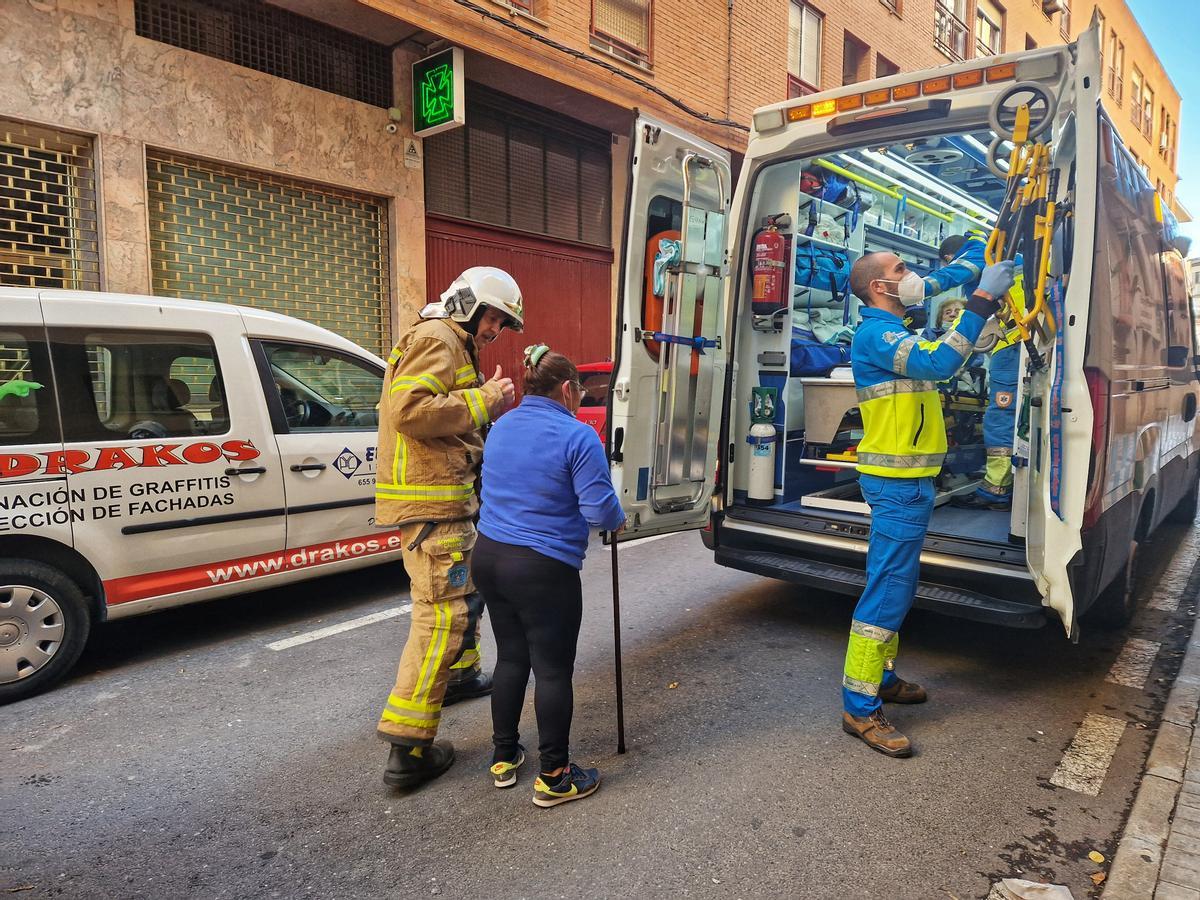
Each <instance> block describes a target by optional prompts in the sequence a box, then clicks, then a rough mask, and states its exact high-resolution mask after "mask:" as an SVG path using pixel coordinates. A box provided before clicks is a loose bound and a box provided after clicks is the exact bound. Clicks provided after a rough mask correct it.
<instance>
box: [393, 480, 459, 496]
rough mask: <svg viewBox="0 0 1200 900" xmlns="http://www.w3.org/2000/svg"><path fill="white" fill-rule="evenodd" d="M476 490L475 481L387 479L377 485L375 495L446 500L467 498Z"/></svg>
mask: <svg viewBox="0 0 1200 900" xmlns="http://www.w3.org/2000/svg"><path fill="white" fill-rule="evenodd" d="M474 492H475V482H473V481H468V482H466V483H465V484H388V483H387V482H386V481H384V482H380V483H378V484H376V485H375V495H376V496H379V495H380V494H412V495H413V496H416V497H424V498H429V499H444V500H459V499H462V500H465V499H467V498H468V497H470V496H471V494H473V493H474Z"/></svg>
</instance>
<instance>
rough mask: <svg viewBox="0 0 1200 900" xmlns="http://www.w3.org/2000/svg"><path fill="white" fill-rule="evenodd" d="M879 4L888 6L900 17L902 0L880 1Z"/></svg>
mask: <svg viewBox="0 0 1200 900" xmlns="http://www.w3.org/2000/svg"><path fill="white" fill-rule="evenodd" d="M879 2H880V3H882V4H883V5H884V6H886V7H887V8H888V9H889V10H891V11H892V12H894V13H895V14H896V15H900V9H901V7H900V0H879Z"/></svg>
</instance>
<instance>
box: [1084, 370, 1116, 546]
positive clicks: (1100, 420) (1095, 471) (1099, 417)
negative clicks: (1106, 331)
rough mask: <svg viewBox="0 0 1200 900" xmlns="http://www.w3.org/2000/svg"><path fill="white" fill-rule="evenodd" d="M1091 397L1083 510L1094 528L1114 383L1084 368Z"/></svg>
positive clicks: (1102, 490)
mask: <svg viewBox="0 0 1200 900" xmlns="http://www.w3.org/2000/svg"><path fill="white" fill-rule="evenodd" d="M1083 374H1084V377H1086V378H1087V386H1088V397H1089V398H1090V399H1091V401H1092V459H1091V462H1090V463H1089V464H1088V487H1087V499H1086V501H1085V502H1084V509H1083V527H1084V528H1085V529H1086V528H1091V527H1092V526H1093V525H1095V524H1096V522H1098V521H1099V520H1100V512H1101V500H1102V499H1103V497H1104V460H1105V457H1106V455H1107V454H1106V451H1107V450H1108V403H1109V398H1110V397H1111V396H1112V382H1110V381H1109V380H1108V377H1107V376H1106V375H1105V374H1104V373H1103V372H1101V371H1100V370H1099V369H1084V370H1083Z"/></svg>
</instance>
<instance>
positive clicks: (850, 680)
mask: <svg viewBox="0 0 1200 900" xmlns="http://www.w3.org/2000/svg"><path fill="white" fill-rule="evenodd" d="M856 624H864V623H856ZM879 630H880V631H882V632H885V633H888V634H890V635H891V637H890V638H889V639H888V640H887V641H877V640H874V639H872V638H869V637H864V636H863V635H861V634H858V633H857V632H855V631H853V630H851V632H850V642H849V644H847V645H846V666H845V669H844V677H843V678H842V684H843V686H845V687H847V688H849V689H850V690H852V691H854V692H855V693H859V694H866V695H867V696H868V697H874V696H875V695H876V694H877V693H878V692H879V685H880V683H881V682H882V681H883V670H884V669H885V668H886V667H887V662H888V660H892V659H895V658H896V652H897V651H898V650H899V648H900V638H899V636H898V635H897V634H896V633H895V632H887V631H886V629H882V628H881V629H879Z"/></svg>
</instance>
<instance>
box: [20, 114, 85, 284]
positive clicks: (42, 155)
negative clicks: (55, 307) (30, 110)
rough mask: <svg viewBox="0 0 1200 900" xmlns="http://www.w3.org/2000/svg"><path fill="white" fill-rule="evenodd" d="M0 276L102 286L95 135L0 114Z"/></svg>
mask: <svg viewBox="0 0 1200 900" xmlns="http://www.w3.org/2000/svg"><path fill="white" fill-rule="evenodd" d="M0 284H8V285H16V286H19V287H47V288H74V289H98V288H99V287H100V251H99V244H98V240H97V235H96V170H95V166H94V163H93V154H92V139H91V138H89V137H84V136H82V135H78V134H71V133H69V132H65V131H56V130H54V129H51V128H41V127H39V126H36V125H26V124H23V123H21V122H12V121H8V120H5V119H0Z"/></svg>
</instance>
